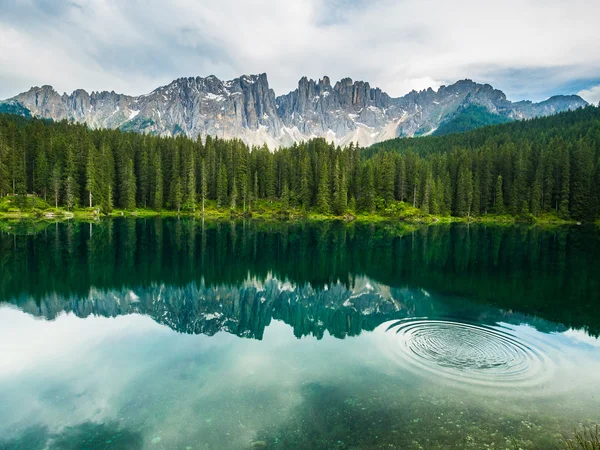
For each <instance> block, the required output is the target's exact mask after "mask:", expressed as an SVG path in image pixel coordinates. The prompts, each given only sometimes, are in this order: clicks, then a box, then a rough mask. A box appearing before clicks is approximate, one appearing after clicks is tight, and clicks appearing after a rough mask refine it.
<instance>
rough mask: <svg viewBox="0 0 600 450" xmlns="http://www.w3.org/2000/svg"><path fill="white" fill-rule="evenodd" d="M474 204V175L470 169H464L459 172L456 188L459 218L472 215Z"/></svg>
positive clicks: (456, 212)
mask: <svg viewBox="0 0 600 450" xmlns="http://www.w3.org/2000/svg"><path fill="white" fill-rule="evenodd" d="M472 202H473V175H472V173H471V170H470V169H469V168H468V167H463V168H462V169H461V170H460V171H459V175H458V180H457V186H456V211H455V215H457V216H458V217H465V216H470V215H471V205H472Z"/></svg>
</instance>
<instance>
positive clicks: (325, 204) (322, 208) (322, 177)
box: [317, 161, 330, 214]
mask: <svg viewBox="0 0 600 450" xmlns="http://www.w3.org/2000/svg"><path fill="white" fill-rule="evenodd" d="M329 199H330V193H329V169H328V167H327V161H324V162H323V165H322V166H321V170H320V171H319V188H318V191H317V208H318V209H319V212H321V213H322V214H329V212H330V204H329Z"/></svg>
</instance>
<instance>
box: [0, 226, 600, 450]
mask: <svg viewBox="0 0 600 450" xmlns="http://www.w3.org/2000/svg"><path fill="white" fill-rule="evenodd" d="M0 230H2V231H0V265H1V266H0V267H1V275H0V300H1V301H2V303H0V349H1V351H0V448H1V449H104V448H106V449H290V448H301V449H377V448H381V449H383V448H385V449H389V448H398V449H437V448H444V449H445V448H460V449H462V448H473V449H483V448H502V449H504V448H510V449H513V448H514V446H513V440H514V441H516V442H517V443H518V446H520V447H521V448H532V449H545V448H553V446H554V445H555V444H556V443H560V442H561V441H562V439H563V438H562V434H563V433H565V434H569V435H570V434H571V433H572V432H573V430H574V429H581V426H582V425H593V424H596V423H599V422H600V340H598V339H597V336H598V335H599V334H600V276H599V275H600V232H599V231H598V229H594V228H585V227H573V228H553V229H548V230H545V229H543V228H539V227H533V228H532V227H517V226H511V227H489V226H482V225H478V226H473V225H471V226H466V225H453V226H445V225H438V226H429V227H421V228H418V227H417V228H407V227H402V226H399V225H394V226H391V225H374V226H370V225H359V224H350V225H344V224H341V223H339V224H338V223H329V224H316V225H314V224H313V225H308V224H277V223H261V222H247V223H242V222H238V223H229V222H221V223H209V222H206V223H204V224H203V223H202V222H201V221H198V220H195V221H194V220H192V219H186V220H177V219H169V220H166V219H163V220H160V219H157V220H154V219H152V220H125V219H123V220H112V221H111V220H107V221H102V222H100V223H96V224H89V223H76V222H75V223H73V222H70V223H62V224H41V225H40V224H28V223H20V224H14V223H12V224H9V223H0Z"/></svg>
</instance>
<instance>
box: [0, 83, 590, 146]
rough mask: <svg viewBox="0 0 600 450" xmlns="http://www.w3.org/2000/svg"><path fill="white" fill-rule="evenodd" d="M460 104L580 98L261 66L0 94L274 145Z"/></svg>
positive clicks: (155, 128) (556, 108)
mask: <svg viewBox="0 0 600 450" xmlns="http://www.w3.org/2000/svg"><path fill="white" fill-rule="evenodd" d="M469 105H477V106H483V107H485V108H486V109H487V110H488V111H489V112H490V113H492V114H497V115H499V116H502V117H505V118H507V119H510V120H515V119H526V118H532V117H536V116H544V115H550V114H555V113H558V112H561V111H566V110H570V109H575V108H579V107H582V106H585V105H587V103H586V102H585V101H584V100H583V99H582V98H581V97H578V96H576V95H570V96H555V97H551V98H549V99H548V100H546V101H543V102H541V103H532V102H529V101H522V102H517V103H512V102H510V101H508V100H507V99H506V96H505V95H504V93H503V92H502V91H499V90H497V89H494V88H493V87H492V86H490V85H488V84H478V83H475V82H473V81H471V80H461V81H458V82H456V83H455V84H452V85H450V86H441V87H440V88H439V89H438V90H437V91H434V90H433V89H431V88H430V89H427V90H423V91H420V92H416V91H412V92H410V93H408V94H407V95H405V96H403V97H399V98H392V97H390V96H389V95H387V94H386V93H385V92H383V91H381V90H380V89H378V88H372V87H371V86H370V85H369V83H366V82H363V81H352V80H351V79H350V78H344V79H342V80H340V81H338V82H336V83H335V84H334V85H333V86H332V85H331V81H330V79H329V78H328V77H323V78H322V79H320V80H318V81H315V80H309V79H307V78H306V77H303V78H302V79H300V81H299V83H298V87H297V88H296V89H295V90H293V91H292V92H290V93H288V94H286V95H282V96H279V97H276V96H275V93H274V92H273V90H272V89H270V88H269V83H268V80H267V75H266V74H260V75H244V76H241V77H239V78H235V79H233V80H229V81H221V80H219V79H218V78H216V77H214V76H209V77H207V78H201V77H196V78H179V79H177V80H175V81H173V82H172V83H170V84H168V85H166V86H162V87H159V88H157V89H155V90H154V91H152V92H151V93H149V94H146V95H141V96H138V97H132V96H128V95H122V94H117V93H115V92H92V93H91V94H88V93H87V92H86V91H84V90H81V89H79V90H76V91H74V92H73V93H72V94H70V95H67V94H62V95H60V94H59V93H58V92H56V91H55V90H54V89H53V88H52V87H51V86H42V87H41V88H40V87H34V88H31V89H30V90H29V91H27V92H24V93H22V94H19V95H17V96H16V97H13V98H11V99H8V100H6V101H4V102H0V112H2V111H4V112H13V113H14V112H16V113H19V114H24V115H32V116H36V117H44V118H49V119H54V120H64V119H66V120H72V121H76V122H83V123H87V124H88V125H89V126H91V127H93V128H121V129H123V130H127V131H136V132H140V133H152V134H157V135H161V136H174V135H178V134H183V135H187V136H190V137H193V138H195V137H197V136H202V137H205V136H207V135H211V136H218V137H222V138H239V139H242V140H243V141H244V142H246V143H247V144H249V145H263V144H266V145H267V146H269V147H270V148H276V147H278V146H282V145H290V144H292V143H294V142H299V141H302V140H307V139H310V138H313V137H324V138H326V139H327V140H328V141H333V142H335V143H336V144H340V145H346V144H349V143H350V142H355V143H358V144H359V145H361V146H368V145H371V144H373V143H375V142H380V141H383V140H386V139H392V138H395V137H398V136H418V135H427V134H430V133H433V132H434V131H435V130H436V129H437V128H438V127H439V126H440V125H441V124H443V123H444V122H445V121H447V120H449V119H450V118H451V117H452V116H453V115H454V114H455V113H456V112H457V111H458V110H459V109H460V108H464V107H466V106H469Z"/></svg>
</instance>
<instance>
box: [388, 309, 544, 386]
mask: <svg viewBox="0 0 600 450" xmlns="http://www.w3.org/2000/svg"><path fill="white" fill-rule="evenodd" d="M386 336H387V337H389V338H390V339H392V345H391V348H392V351H393V352H394V354H396V355H397V356H399V357H400V358H401V359H402V360H403V362H404V363H405V364H406V365H407V366H408V367H409V368H413V369H415V370H417V371H418V372H420V373H423V372H429V373H431V374H435V375H436V376H443V377H446V378H448V379H451V380H454V381H457V382H461V383H468V384H471V385H472V384H479V385H488V386H489V385H493V386H502V385H504V386H507V387H522V386H531V385H535V384H538V383H542V382H543V381H544V379H545V378H546V376H548V375H549V373H550V370H549V369H550V367H551V361H550V360H549V358H548V357H547V356H546V355H545V353H544V352H543V351H541V350H540V349H539V348H536V347H534V346H533V345H531V344H528V343H525V342H523V341H521V340H520V339H519V338H517V337H516V336H515V335H513V334H511V333H510V332H509V330H506V331H505V330H504V329H500V328H499V327H491V326H486V325H477V324H471V323H465V322H456V321H452V320H432V319H411V320H402V321H399V322H395V323H393V324H391V325H390V326H389V327H387V329H386Z"/></svg>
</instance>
